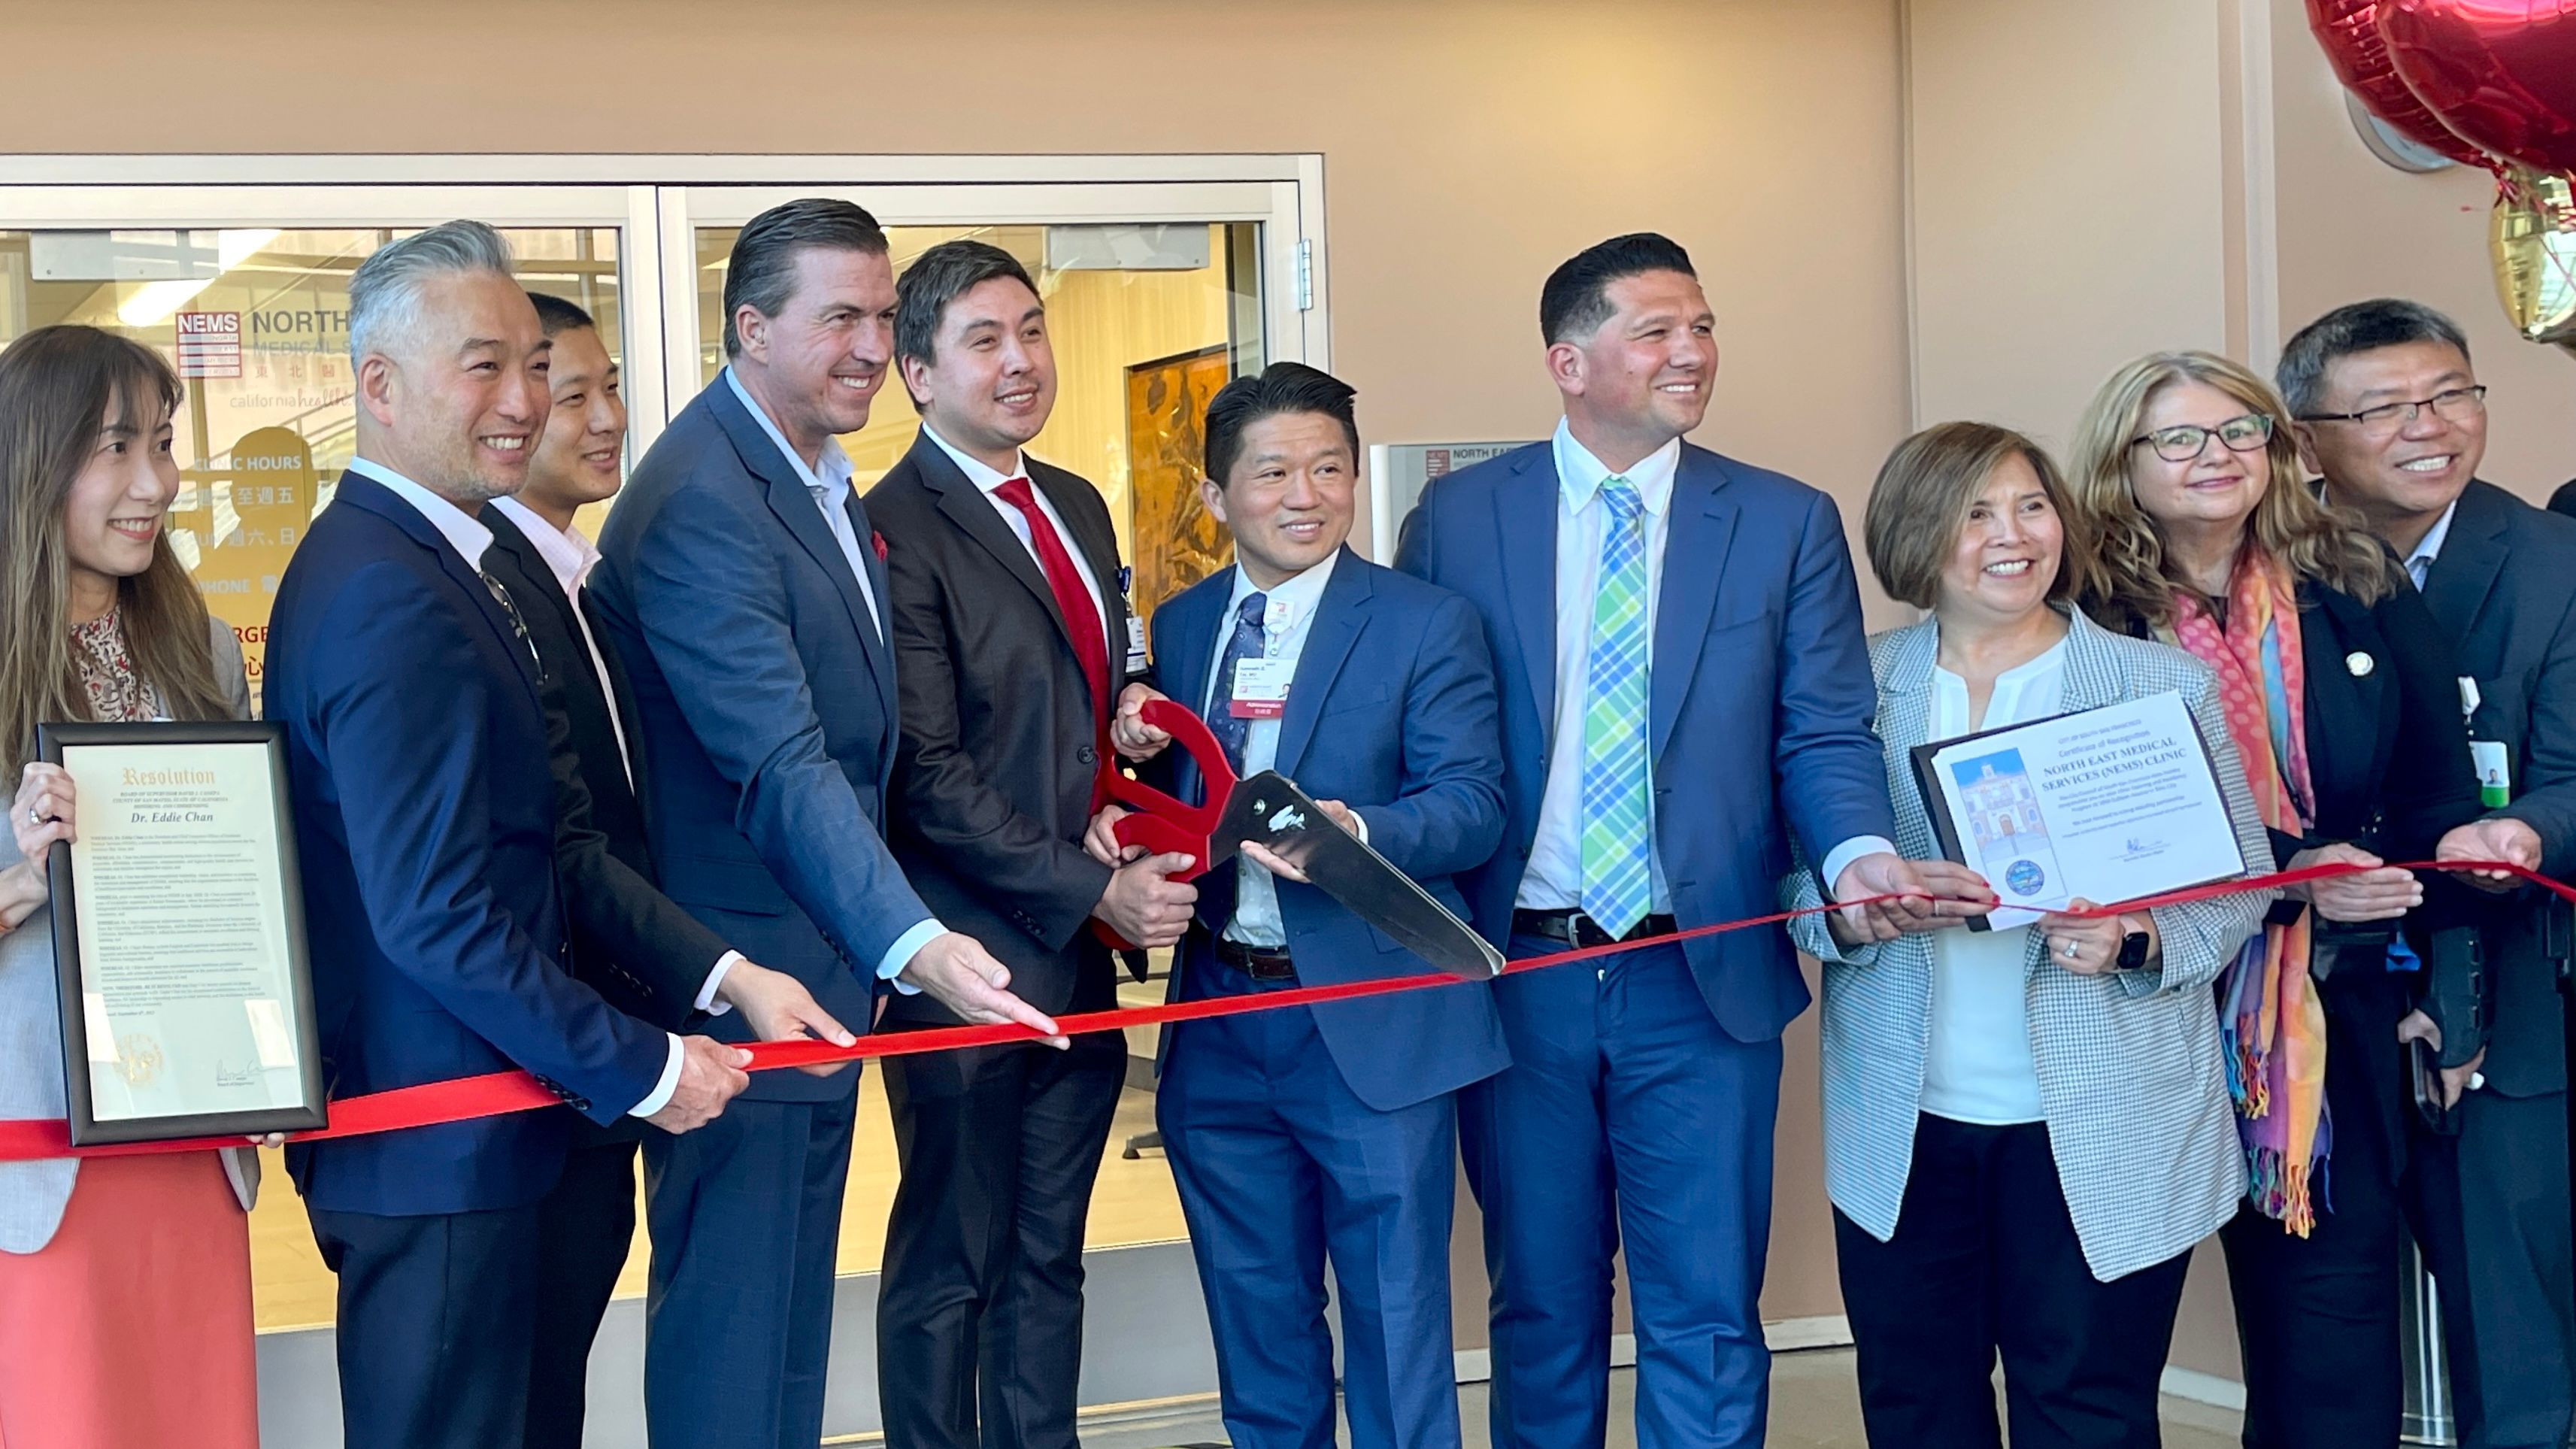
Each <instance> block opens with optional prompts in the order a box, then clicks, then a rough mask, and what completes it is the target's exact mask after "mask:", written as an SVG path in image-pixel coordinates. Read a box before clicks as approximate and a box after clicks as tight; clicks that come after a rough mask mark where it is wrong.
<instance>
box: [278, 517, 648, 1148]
mask: <svg viewBox="0 0 2576 1449" xmlns="http://www.w3.org/2000/svg"><path fill="white" fill-rule="evenodd" d="M466 627H468V621H466V620H464V619H461V618H459V617H458V616H457V615H456V614H455V613H454V612H453V611H452V610H449V609H447V608H445V607H444V606H442V605H441V604H440V603H439V602H438V600H437V598H436V596H434V595H432V594H430V593H429V592H427V591H425V590H423V589H422V588H420V587H419V585H418V584H417V583H416V582H415V581H413V580H411V579H410V578H408V577H406V576H404V575H402V574H401V573H400V572H399V571H397V570H395V569H393V568H392V567H390V566H385V565H379V566H377V567H374V568H370V569H362V570H360V571H359V572H358V573H357V574H356V575H354V576H353V577H352V578H351V579H350V581H349V583H348V585H347V587H345V588H344V589H343V590H342V591H341V593H340V596H339V597H338V598H337V599H335V600H334V601H333V602H332V605H331V608H330V611H329V614H328V617H327V619H326V622H325V624H324V627H323V629H322V637H324V638H327V639H332V640H336V641H338V644H337V647H335V648H333V649H332V650H330V651H329V652H328V653H327V654H325V655H323V656H321V657H319V658H317V659H316V660H315V661H314V672H315V675H316V684H317V688H316V690H315V696H316V697H315V704H314V717H315V724H316V734H317V736H318V738H317V739H316V741H315V743H316V745H317V747H318V752H319V753H320V754H321V756H322V760H323V764H324V766H325V768H326V769H327V770H328V771H329V775H330V780H331V783H332V786H333V787H334V788H335V789H336V790H337V791H338V794H339V806H340V814H341V817H342V819H343V821H344V822H345V824H346V827H347V830H348V837H349V854H350V861H351V865H352V866H353V868H354V871H355V874H356V877H357V882H358V892H359V895H360V897H361V900H362V903H363V905H364V907H365V909H366V913H367V921H368V925H369V926H370V927H371V928H372V929H373V931H374V932H375V936H376V939H377V941H378V942H379V943H381V945H382V946H383V948H384V952H385V955H386V956H387V957H388V958H389V959H390V960H391V961H392V962H393V964H394V965H395V967H396V968H397V969H398V970H400V971H402V972H403V973H404V974H405V975H406V976H408V977H410V978H411V980H412V981H413V982H414V983H415V984H417V985H418V986H419V987H420V988H421V989H422V990H423V991H425V992H427V993H428V994H429V995H430V997H431V998H432V999H433V1000H435V1001H437V1002H438V1004H439V1005H440V1006H441V1007H443V1008H445V1009H446V1010H447V1011H448V1012H449V1013H450V1014H451V1015H453V1016H455V1017H456V1018H457V1019H458V1020H459V1021H462V1022H463V1023H464V1024H465V1025H466V1027H467V1028H468V1029H470V1030H472V1031H473V1032H474V1033H475V1034H476V1035H478V1036H480V1037H482V1038H483V1039H484V1040H485V1041H487V1042H490V1043H491V1044H492V1045H493V1046H494V1047H495V1048H496V1049H498V1050H499V1051H500V1052H501V1054H502V1055H503V1056H506V1057H508V1058H509V1059H510V1060H511V1061H514V1062H516V1063H518V1064H519V1065H520V1066H521V1067H523V1068H525V1069H527V1070H528V1071H529V1072H531V1073H533V1074H535V1075H537V1076H539V1077H543V1078H546V1079H548V1080H550V1081H552V1082H555V1083H557V1084H559V1085H560V1086H562V1087H563V1088H565V1089H566V1090H568V1091H570V1092H572V1093H574V1094H575V1095H577V1096H579V1097H581V1098H584V1099H586V1102H585V1104H584V1106H583V1111H584V1114H585V1115H587V1116H589V1117H591V1118H592V1119H593V1120H594V1121H598V1122H603V1123H605V1122H613V1121H615V1120H616V1119H617V1118H619V1117H620V1116H622V1115H624V1113H625V1112H626V1110H627V1109H628V1108H629V1107H632V1106H635V1105H636V1104H638V1103H640V1102H642V1101H643V1100H644V1099H645V1097H646V1096H648V1095H649V1094H650V1093H652V1092H653V1091H654V1090H655V1089H656V1088H657V1086H658V1085H659V1082H660V1079H661V1076H662V1071H663V1068H664V1067H665V1066H666V1065H667V1064H668V1062H669V1059H670V1043H669V1038H668V1037H666V1036H665V1035H664V1034H663V1033H662V1032H660V1031H657V1030H654V1029H652V1028H650V1027H648V1026H646V1025H645V1024H644V1023H642V1022H640V1021H637V1020H635V1019H634V1018H633V1017H630V1016H627V1015H625V1014H623V1013H621V1012H619V1011H617V1010H615V1009H614V1008H612V1007H611V1006H609V1004H608V1003H607V1002H605V1001H603V1000H601V999H600V997H599V995H598V993H596V992H594V991H592V990H591V989H590V988H589V987H587V986H585V985H583V984H581V983H580V982H578V981H576V980H574V979H573V978H572V977H571V976H570V975H568V974H566V973H565V972H564V971H562V970H561V969H560V968H558V966H557V965H556V963H555V962H554V961H553V960H551V959H549V958H548V957H547V955H546V954H545V953H544V952H543V951H541V950H540V949H539V948H538V947H537V945H536V943H534V942H532V941H531V940H529V938H528V937H527V935H526V934H525V933H524V932H523V931H522V930H521V929H520V927H519V924H518V922H517V921H516V920H514V919H513V918H512V917H511V915H510V914H509V913H508V912H507V911H505V910H504V909H502V907H501V905H500V903H499V902H498V901H497V900H495V899H494V897H493V895H492V892H491V887H490V885H489V883H488V882H489V880H490V877H491V873H492V870H493V862H492V848H491V847H492V836H493V822H492V813H491V793H490V791H491V783H490V780H489V777H488V776H487V774H486V772H485V769H484V762H485V760H486V759H487V758H488V757H489V752H490V750H491V741H490V739H489V738H488V731H487V728H486V725H487V721H488V718H489V715H488V707H489V704H490V689H491V685H490V683H489V681H488V678H487V676H486V675H485V673H484V671H483V669H482V667H481V665H480V664H479V663H478V661H477V660H476V659H475V657H474V655H473V650H472V645H471V644H470V643H469V642H468V636H467V635H466V634H465V633H464V630H465V628H466ZM472 627H477V628H479V627H482V624H481V621H480V620H479V619H478V620H474V621H472Z"/></svg>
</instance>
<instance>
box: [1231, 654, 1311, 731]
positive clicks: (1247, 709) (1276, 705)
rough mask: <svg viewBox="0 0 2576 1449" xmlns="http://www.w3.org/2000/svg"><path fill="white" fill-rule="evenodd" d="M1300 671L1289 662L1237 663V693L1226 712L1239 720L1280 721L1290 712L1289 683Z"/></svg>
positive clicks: (1253, 661)
mask: <svg viewBox="0 0 2576 1449" xmlns="http://www.w3.org/2000/svg"><path fill="white" fill-rule="evenodd" d="M1295 673H1296V671H1295V670H1294V669H1292V668H1290V667H1289V662H1288V661H1287V660H1285V659H1238V660H1236V661H1234V693H1233V695H1232V696H1231V697H1230V698H1229V699H1228V700H1227V703H1226V712H1227V713H1229V714H1231V715H1233V716H1234V717H1235V718H1236V719H1277V718H1279V716H1281V715H1282V714H1285V713H1287V711H1288V680H1289V677H1290V676H1291V675H1293V674H1295Z"/></svg>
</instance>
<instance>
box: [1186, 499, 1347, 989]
mask: <svg viewBox="0 0 2576 1449" xmlns="http://www.w3.org/2000/svg"><path fill="white" fill-rule="evenodd" d="M1341 556H1342V555H1341V551H1340V550H1338V549H1336V550H1334V551H1333V552H1332V553H1330V554H1327V555H1326V556H1325V558H1324V561H1323V562H1322V563H1319V564H1317V565H1315V566H1314V567H1313V568H1310V569H1308V570H1306V571H1305V572H1304V573H1302V574H1299V575H1297V576H1296V577H1295V578H1292V579H1289V580H1287V581H1286V582H1284V583H1282V584H1280V585H1279V586H1278V587H1277V588H1274V589H1268V590H1264V589H1259V588H1256V587H1254V586H1253V583H1252V580H1251V579H1250V578H1249V577H1247V576H1246V575H1245V574H1244V572H1243V565H1241V564H1236V565H1235V566H1234V590H1233V592H1232V593H1230V594H1228V595H1226V600H1225V616H1224V618H1223V619H1222V620H1220V621H1219V622H1218V625H1217V631H1216V652H1215V653H1214V654H1212V655H1210V656H1209V662H1208V695H1207V700H1206V708H1204V709H1202V710H1201V711H1200V712H1199V713H1200V716H1201V717H1202V718H1207V719H1213V718H1215V717H1216V715H1217V714H1218V712H1219V711H1222V710H1224V709H1225V708H1226V707H1227V706H1228V705H1229V703H1231V701H1232V700H1233V697H1234V681H1232V680H1230V679H1225V678H1222V677H1220V674H1219V666H1221V665H1222V664H1223V663H1224V662H1225V646H1226V644H1227V642H1228V641H1229V640H1231V639H1233V638H1234V626H1235V620H1236V618H1237V616H1238V615H1240V614H1241V613H1242V611H1243V601H1244V600H1246V599H1248V598H1251V597H1252V596H1253V595H1254V594H1259V593H1267V594H1268V595H1269V599H1268V603H1267V606H1266V607H1265V608H1264V609H1263V610H1262V614H1261V656H1262V657H1263V658H1265V659H1276V660H1279V661H1281V662H1283V663H1285V664H1286V665H1287V666H1288V674H1289V677H1290V678H1291V679H1294V678H1295V677H1296V674H1297V661H1298V660H1299V659H1301V658H1303V657H1305V653H1306V636H1307V635H1309V634H1311V633H1313V632H1314V627H1315V611H1316V609H1317V607H1318V606H1320V605H1321V604H1322V603H1323V601H1324V585H1326V584H1328V583H1330V582H1332V578H1333V565H1334V564H1335V563H1336V562H1338V561H1339V560H1340V559H1341ZM1244 723H1245V726H1246V728H1245V729H1244V732H1243V774H1244V777H1245V778H1246V779H1249V778H1251V777H1252V776H1254V775H1258V774H1260V773H1261V772H1262V771H1264V770H1269V769H1276V768H1277V767H1278V764H1279V721H1278V720H1276V719H1254V720H1246V721H1245V722H1244ZM1351 819H1352V822H1353V823H1354V825H1355V826H1356V829H1355V830H1354V832H1353V833H1355V834H1357V835H1358V836H1359V838H1360V839H1361V840H1363V841H1366V840H1367V839H1368V826H1367V825H1366V824H1365V823H1362V822H1361V821H1360V819H1359V814H1358V812H1357V811H1353V812H1352V815H1351ZM1234 870H1235V896H1234V919H1233V920H1232V921H1229V922H1227V923H1226V928H1225V938H1226V939H1227V940H1229V941H1234V942H1238V943H1240V944H1242V945H1246V946H1256V947H1259V948H1261V949H1262V950H1265V951H1275V950H1278V949H1279V948H1280V947H1282V946H1285V945H1287V944H1288V925H1287V922H1286V921H1284V920H1282V919H1281V918H1280V915H1279V884H1278V882H1277V881H1275V880H1273V879H1271V876H1270V872H1269V871H1267V870H1264V869H1262V868H1261V867H1260V866H1258V865H1255V864H1253V863H1252V861H1251V860H1249V859H1248V858H1246V857H1245V856H1244V855H1243V854H1242V853H1241V852H1237V853H1236V855H1235V867H1234Z"/></svg>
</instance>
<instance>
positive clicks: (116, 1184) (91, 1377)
mask: <svg viewBox="0 0 2576 1449" xmlns="http://www.w3.org/2000/svg"><path fill="white" fill-rule="evenodd" d="M179 399H180V390H179V379H178V377H177V375H176V374H174V373H173V372H172V371H171V369H170V365H169V363H168V362H166V361H164V360H163V359H162V358H161V356H160V354H158V353H156V352H154V351H152V350H151V349H150V348H147V347H144V346H143V345H141V344H139V343H136V342H131V341H128V340H126V339H125V338H122V337H118V336H115V335H114V334H112V333H107V332H102V331H100V330H98V329H96V328H93V327H72V326H57V327H44V328H39V329H37V330H36V331H33V332H30V333H28V334H27V335H26V336H24V337H21V338H20V339H18V341H17V342H15V343H13V344H11V345H10V347H9V348H8V349H7V350H6V351H5V352H0V747H5V749H6V750H7V751H8V752H9V753H8V755H7V760H8V763H9V765H11V766H12V767H14V768H13V769H12V771H11V773H12V774H14V775H16V777H17V782H18V783H17V790H16V797H15V799H14V800H13V801H12V802H11V808H10V812H9V824H10V831H9V834H8V836H7V837H6V838H5V839H0V1118H59V1117H61V1116H62V1115H63V1114H64V1111H65V1103H64V1096H63V1045H62V1035H61V1027H60V1021H59V1018H58V1014H57V1006H56V995H55V978H54V957H53V933H52V929H51V922H50V919H49V917H48V914H47V912H48V910H49V902H50V900H51V897H52V888H51V881H50V880H49V878H48V872H47V866H46V856H47V852H48V851H49V850H50V848H51V847H52V846H53V844H54V843H55V842H56V841H70V840H73V839H75V838H76V837H77V835H78V833H79V828H80V827H79V800H78V797H77V794H76V792H75V791H74V789H73V786H72V781H71V777H70V776H69V775H67V774H65V773H64V772H63V770H62V769H61V767H59V766H55V765H47V764H42V763H38V762H35V760H34V756H35V747H36V726H37V725H38V724H39V723H41V722H47V721H56V720H63V721H77V720H100V721H120V720H152V719H180V720H191V719H226V718H233V719H239V718H246V717H247V716H248V715H249V713H250V692H249V686H248V683H247V681H246V680H245V679H244V677H243V672H242V660H241V650H240V646H239V645H238V644H237V643H235V642H234V639H233V634H232V631H231V630H230V629H228V628H226V627H224V626H223V625H222V624H220V623H217V622H215V621H213V620H211V619H209V618H208V616H207V613H206V605H205V601H204V600H203V599H202V598H200V597H199V596H198V593H197V587H196V584H195V583H194V582H193V581H192V580H191V579H190V578H189V577H188V572H187V569H186V568H185V567H184V566H183V565H182V564H181V563H180V561H179V558H178V556H177V555H176V554H175V553H173V552H172V551H171V547H170V541H169V538H168V535H167V528H168V517H169V511H170V506H171V504H172V503H173V502H174V501H175V500H176V499H177V497H178V495H179V468H178V464H177V461H176V460H175V459H174V458H173V457H172V456H171V433H172V424H173V420H174V418H175V416H176V414H177V412H178V408H179ZM257 1183H258V1163H257V1159H256V1158H254V1157H253V1156H252V1155H251V1154H250V1152H249V1151H248V1150H247V1149H237V1150H231V1151H226V1152H222V1153H215V1152H179V1153H150V1154H145V1155H140V1156H132V1157H113V1158H93V1159H89V1160H86V1161H74V1160H72V1159H68V1158H63V1159H54V1160H48V1161H41V1162H14V1163H0V1438H5V1440H6V1442H7V1445H8V1449H89V1446H96V1445H108V1444H119V1445H122V1444H134V1445H143V1444H183V1443H184V1444H189V1445H193V1446H219V1449H256V1446H257V1444H258V1442H259V1423H258V1414H257V1408H256V1397H255V1387H254V1379H253V1369H252V1351H251V1306H250V1240H249V1233H248V1229H247V1226H246V1224H245V1222H244V1219H243V1214H244V1212H245V1211H246V1210H247V1209H248V1208H249V1206H250V1201H251V1197H252V1194H253V1192H254V1191H255V1190H256V1187H257Z"/></svg>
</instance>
